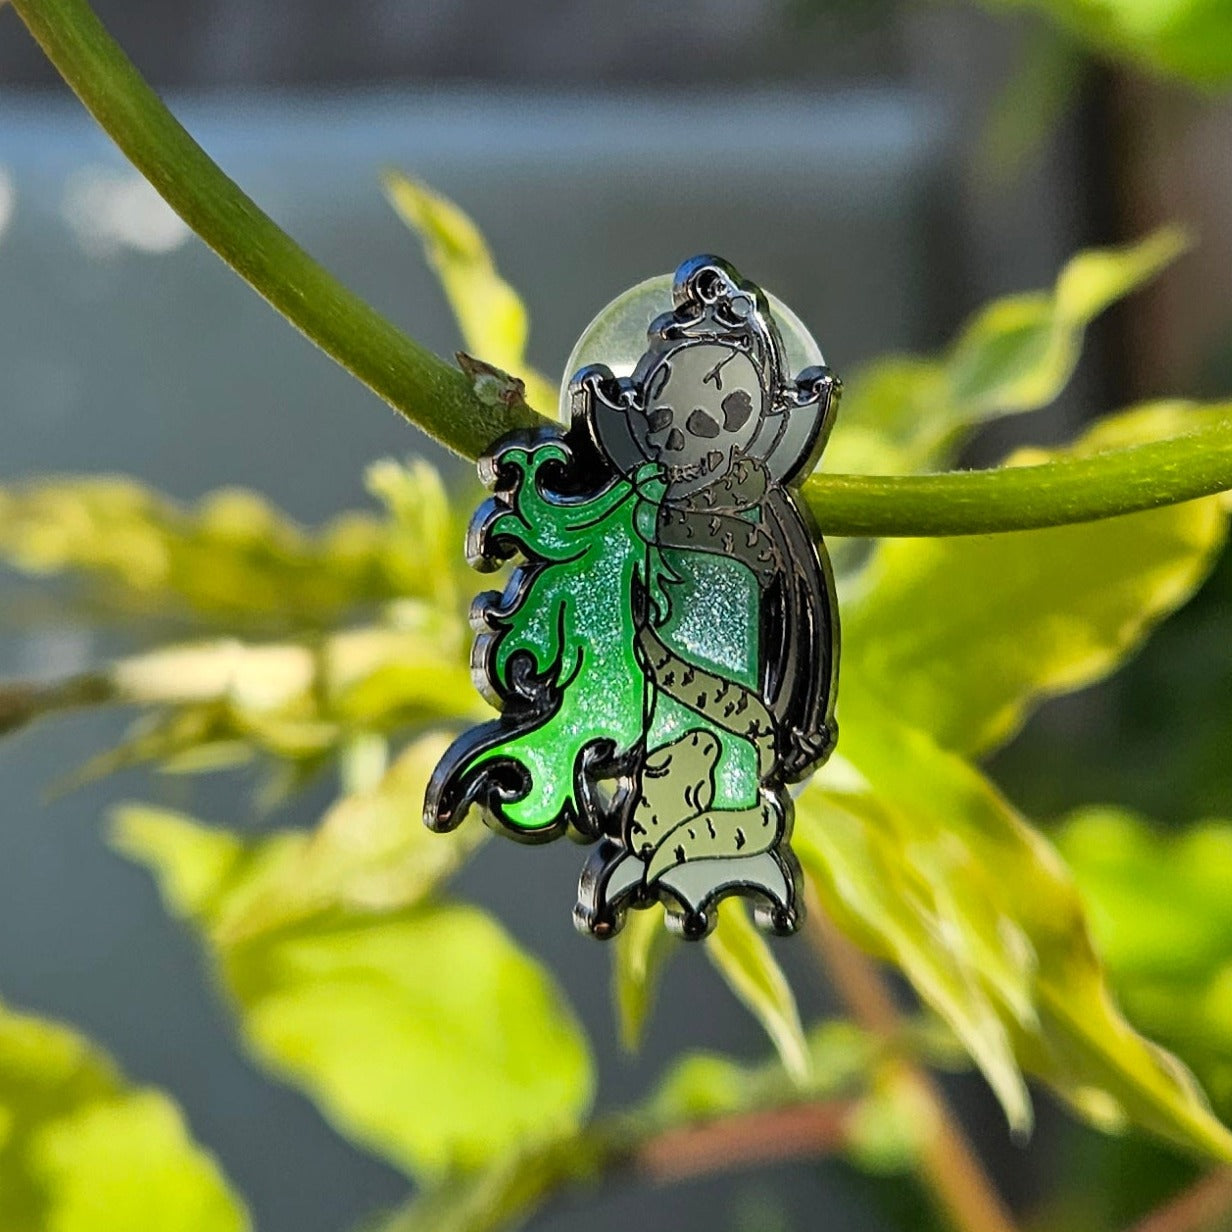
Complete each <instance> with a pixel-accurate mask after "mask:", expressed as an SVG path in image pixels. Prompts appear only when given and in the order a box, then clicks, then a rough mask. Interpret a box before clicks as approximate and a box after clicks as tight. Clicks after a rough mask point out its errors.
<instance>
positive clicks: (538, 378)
mask: <svg viewBox="0 0 1232 1232" xmlns="http://www.w3.org/2000/svg"><path fill="white" fill-rule="evenodd" d="M382 178H383V180H384V184H385V194H386V196H387V197H388V198H389V201H390V204H391V205H392V206H393V207H394V209H395V210H396V211H397V212H398V216H399V217H400V218H401V219H402V221H403V222H405V223H406V225H407V226H408V227H411V228H412V229H413V230H414V231H416V232H417V233H418V234H419V237H420V239H422V240H423V245H424V253H425V255H426V256H427V258H428V263H429V264H430V265H431V266H432V268H433V269H434V270H435V271H436V275H437V277H438V278H439V279H440V280H441V286H442V287H444V289H445V295H446V296H447V297H448V299H449V305H450V307H451V308H452V309H453V313H454V316H455V317H456V318H457V320H458V325H459V327H460V328H461V330H462V337H463V338H464V339H465V341H466V348H467V350H468V351H471V352H473V353H474V354H475V355H476V356H478V357H479V358H480V359H482V360H484V361H486V362H487V363H489V364H491V365H493V366H494V367H496V368H500V369H502V370H503V371H505V372H509V373H512V374H513V375H515V376H517V377H520V378H521V379H522V380H523V381H524V382H525V383H526V401H527V402H528V403H529V404H530V405H531V406H533V407H534V408H535V409H536V410H538V411H539V412H541V413H542V414H544V415H547V416H548V417H549V418H555V411H556V401H557V399H556V386H555V383H554V382H552V381H549V380H548V379H547V378H546V377H545V376H542V375H541V374H540V373H538V372H536V371H535V370H534V369H533V368H530V367H528V366H527V363H526V354H525V352H526V339H527V335H528V334H529V332H530V324H529V321H528V318H527V314H526V308H525V306H524V305H523V303H522V301H521V299H520V298H519V297H518V294H517V292H516V291H515V290H514V289H513V288H512V287H511V286H510V285H509V284H508V283H507V282H506V281H505V280H504V279H503V278H502V277H501V276H500V274H499V273H498V272H497V269H496V263H495V261H494V260H493V259H492V254H491V253H490V252H489V251H488V246H487V244H486V243H484V239H483V235H482V234H481V233H480V231H479V228H478V227H477V226H476V225H475V223H474V222H473V220H472V219H471V218H470V217H469V216H468V215H467V214H465V213H464V212H463V211H462V210H461V209H460V208H459V207H458V206H457V205H455V204H454V203H453V202H452V201H450V200H449V199H448V198H447V197H443V196H442V195H441V194H440V193H436V192H433V191H432V190H431V189H430V188H428V187H427V186H426V185H425V184H421V183H419V182H418V181H416V180H412V179H409V178H408V177H407V176H404V175H401V174H399V173H398V172H396V171H386V172H385V174H384V176H383V177H382Z"/></svg>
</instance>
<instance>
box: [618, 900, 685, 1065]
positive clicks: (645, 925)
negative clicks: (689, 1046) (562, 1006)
mask: <svg viewBox="0 0 1232 1232" xmlns="http://www.w3.org/2000/svg"><path fill="white" fill-rule="evenodd" d="M611 946H612V999H613V1001H614V1003H615V1006H616V1022H617V1026H618V1029H619V1031H620V1042H621V1043H622V1044H623V1045H624V1047H625V1048H627V1049H629V1051H630V1052H633V1051H636V1049H637V1048H638V1046H639V1045H640V1044H641V1042H642V1033H643V1031H644V1030H645V1027H646V1022H647V1020H648V1019H649V1017H650V1012H651V1010H652V1009H653V1008H654V1002H655V995H656V993H657V992H658V987H659V980H660V979H661V977H662V975H663V970H664V968H665V967H666V965H667V961H668V959H669V958H670V957H671V955H672V954H673V952H674V951H675V949H676V938H675V937H674V936H673V935H672V934H671V933H670V932H668V930H667V925H666V924H665V923H664V922H663V908H662V907H661V906H659V905H657V904H656V905H655V906H653V907H648V908H646V909H645V910H644V911H631V912H629V914H628V916H627V917H626V918H625V924H624V927H623V928H622V929H621V930H620V932H619V933H617V934H616V938H615V940H614V941H612V942H611Z"/></svg>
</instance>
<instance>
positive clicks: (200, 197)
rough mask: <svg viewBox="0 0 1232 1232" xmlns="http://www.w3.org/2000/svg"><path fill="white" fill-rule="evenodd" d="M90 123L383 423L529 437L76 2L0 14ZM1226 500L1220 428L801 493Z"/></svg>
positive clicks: (1003, 502) (514, 416)
mask: <svg viewBox="0 0 1232 1232" xmlns="http://www.w3.org/2000/svg"><path fill="white" fill-rule="evenodd" d="M12 2H13V8H14V9H15V10H16V11H17V13H18V14H19V16H20V17H21V19H22V20H23V21H24V22H25V23H26V25H27V26H28V27H29V29H30V31H31V33H32V34H33V35H34V37H35V38H36V39H37V40H38V41H39V43H40V44H41V45H42V47H43V50H44V51H45V52H46V53H47V55H48V57H49V58H50V59H51V61H52V62H53V63H54V64H55V66H56V67H57V68H58V69H59V71H60V74H61V75H62V76H63V77H64V79H65V81H67V82H68V84H69V85H70V86H71V87H72V88H73V89H74V90H75V91H76V93H77V94H78V96H79V97H80V98H81V100H82V102H83V103H84V104H85V105H86V107H87V108H88V109H89V111H90V112H91V114H92V115H93V116H94V118H95V119H96V120H97V121H98V122H99V124H100V125H102V127H103V128H104V129H105V130H106V131H107V133H109V134H110V136H111V137H112V139H113V140H114V141H115V142H116V144H117V145H118V146H119V147H120V149H121V150H123V151H124V153H125V154H126V155H128V157H129V158H130V159H131V160H132V162H133V163H134V165H135V166H136V167H137V168H138V169H139V170H140V171H141V172H142V173H143V174H144V175H145V176H146V178H147V179H149V181H150V183H151V184H153V185H154V187H155V188H156V189H157V190H158V191H159V193H161V194H162V196H163V197H164V198H165V199H166V201H167V202H168V203H169V204H170V205H171V207H172V208H173V209H174V210H175V211H176V212H177V213H178V214H179V215H180V216H181V217H182V218H183V219H184V221H185V222H186V223H188V225H189V226H190V227H192V229H193V230H194V231H196V233H197V234H198V235H199V236H200V237H201V238H202V239H203V240H205V242H206V243H207V244H209V245H210V247H211V248H213V249H214V251H215V252H217V253H218V255H219V256H221V257H222V258H223V260H224V261H226V262H227V263H228V264H229V265H230V266H231V267H232V268H233V269H234V270H235V271H236V272H237V273H238V274H239V275H240V276H241V277H242V278H243V279H244V280H245V281H246V282H248V283H249V284H250V285H251V286H252V287H253V288H254V289H256V290H257V291H258V292H259V293H260V294H261V295H263V296H264V297H265V298H266V299H267V300H268V301H269V302H270V303H271V304H272V305H273V306H274V307H275V308H277V309H278V311H279V312H281V313H282V314H283V315H284V316H285V317H286V318H287V319H288V320H289V321H290V322H291V323H292V324H294V325H295V326H297V327H298V328H299V329H300V330H302V331H303V332H304V334H306V335H307V336H308V337H309V338H311V339H312V341H313V342H315V343H316V344H317V345H318V346H320V347H321V348H322V349H323V350H324V351H325V352H326V353H327V354H329V355H331V356H333V358H334V359H335V360H337V361H338V363H340V364H341V365H342V366H343V367H344V368H346V369H347V370H348V371H350V372H351V373H353V374H354V375H355V376H356V377H358V378H359V379H360V380H361V381H363V382H364V384H366V385H367V386H368V387H369V388H370V389H372V390H373V391H374V392H375V393H377V394H379V395H380V397H382V398H383V399H384V400H385V401H386V402H388V403H389V405H390V406H392V407H393V408H394V409H395V410H397V411H399V412H400V413H401V414H403V415H405V416H406V418H407V419H409V420H410V421H411V422H412V423H414V424H417V425H418V426H419V427H420V428H422V429H423V430H424V431H425V432H427V433H428V434H429V435H431V436H433V437H435V438H436V439H437V440H438V441H440V442H441V443H442V444H444V445H446V446H448V447H449V448H451V449H453V450H456V451H457V452H458V453H460V454H463V455H464V456H466V457H469V458H475V457H477V456H478V455H479V453H480V452H481V451H482V450H484V449H485V448H487V446H489V445H490V444H491V443H492V442H493V441H494V440H496V439H497V438H498V437H499V436H501V435H502V434H503V433H505V432H507V431H510V430H511V429H514V428H525V427H532V426H534V425H536V424H542V423H543V422H544V420H542V419H541V418H540V417H539V416H537V415H535V414H534V413H533V412H532V411H530V410H529V409H528V408H527V407H526V406H525V404H523V403H520V402H518V401H517V400H515V399H511V400H509V401H505V402H502V401H500V400H495V399H494V400H485V399H482V398H480V397H479V396H478V395H477V394H476V392H475V389H474V387H473V386H472V384H471V382H470V381H469V380H468V379H467V378H466V377H465V376H464V375H463V374H462V373H461V372H460V371H458V370H457V369H456V368H455V367H454V366H453V365H451V364H448V363H446V362H445V361H444V360H442V359H440V358H438V357H437V356H435V355H433V354H432V353H431V352H430V351H428V350H426V349H425V348H424V347H422V346H420V345H419V344H418V343H417V342H414V341H413V340H412V339H410V338H408V337H407V336H406V335H405V334H403V333H402V332H401V331H400V330H399V329H397V328H396V327H395V326H394V325H392V324H391V323H390V322H389V321H387V320H386V319H385V318H384V317H382V316H381V315H380V314H379V313H378V312H376V311H375V310H374V309H373V308H372V307H370V306H369V305H368V304H366V303H365V302H364V301H363V300H361V299H360V298H359V297H358V296H357V295H355V294H354V293H353V292H352V291H350V290H348V289H347V288H346V287H345V286H343V285H342V284H341V283H340V282H339V281H338V280H337V279H336V278H335V277H334V276H333V275H332V274H330V273H329V272H328V271H327V270H325V269H324V268H322V267H321V266H320V265H319V264H317V262H316V261H314V260H313V259H312V258H311V257H310V256H309V255H308V254H307V253H306V252H305V251H304V250H303V249H302V248H300V247H299V245H298V244H296V243H295V241H294V240H292V239H291V238H290V237H289V236H288V235H287V234H286V233H285V232H284V231H282V230H281V228H279V227H278V225H277V224H276V223H274V221H273V220H272V219H270V218H269V217H268V216H267V215H266V214H264V213H263V212H262V211H261V210H260V209H259V208H258V207H257V206H256V205H255V204H254V203H253V201H251V200H250V199H249V198H248V197H247V196H246V195H245V194H244V193H243V192H242V191H241V189H240V188H239V187H238V186H237V185H236V184H235V183H234V182H233V181H232V180H231V179H229V178H228V177H227V175H226V174H225V173H224V172H223V171H222V170H221V169H220V168H219V167H218V166H217V164H215V163H214V162H213V161H212V160H211V159H210V157H209V156H208V155H207V154H206V153H205V151H204V150H203V149H202V148H201V147H200V146H199V145H198V144H197V143H196V142H195V141H194V140H193V139H192V137H191V136H189V134H188V133H187V132H186V131H185V130H184V128H183V127H182V126H181V125H180V124H179V122H178V121H177V120H176V119H175V117H174V116H173V115H172V114H171V113H170V112H169V111H168V110H167V108H166V107H165V106H164V105H163V103H162V101H161V99H159V97H158V95H157V94H155V93H154V91H153V90H152V89H151V88H150V87H149V85H147V84H146V82H145V81H143V80H142V78H141V75H140V74H139V73H138V72H137V70H136V68H135V67H134V66H133V64H132V62H131V61H130V60H129V59H128V57H127V56H126V55H125V54H124V52H123V50H122V49H121V48H120V47H119V46H118V45H117V44H116V42H115V40H114V39H112V37H111V36H110V35H109V34H108V33H107V31H106V30H105V29H104V28H103V25H102V23H101V22H100V21H99V20H98V18H97V17H96V16H95V14H94V12H93V10H92V9H91V8H90V5H89V3H88V0H12ZM1229 488H1232V416H1230V417H1229V418H1228V419H1227V420H1224V421H1223V422H1221V423H1218V424H1216V425H1214V426H1211V427H1208V428H1206V429H1205V430H1204V431H1202V432H1195V433H1192V434H1190V435H1186V436H1182V437H1178V438H1175V439H1173V440H1167V441H1159V442H1157V443H1154V444H1150V445H1137V446H1133V447H1131V448H1127V449H1121V450H1117V451H1113V452H1109V453H1106V454H1102V455H1099V456H1097V457H1091V458H1083V459H1073V460H1067V461H1059V462H1051V463H1047V464H1045V465H1041V466H1034V467H1022V468H1011V469H1007V470H995V471H980V472H974V473H970V474H961V473H960V474H947V475H927V476H856V475H817V476H814V477H813V478H812V479H810V480H809V482H808V484H807V485H806V488H805V491H806V494H807V497H808V502H809V504H810V505H811V506H812V508H813V511H814V513H815V514H816V516H817V519H818V522H819V525H820V526H821V528H822V530H823V531H825V532H826V533H827V534H831V535H896V536H904V535H965V534H986V533H990V532H994V531H1011V530H1025V529H1029V528H1032V527H1039V526H1057V525H1062V524H1065V523H1070V522H1085V521H1092V520H1095V519H1099V518H1107V517H1115V516H1117V515H1119V514H1125V513H1133V512H1137V511H1139V510H1142V509H1151V508H1155V507H1157V506H1160V505H1168V504H1176V503H1178V502H1180V501H1186V500H1193V499H1195V498H1196V497H1200V496H1207V495H1210V494H1211V493H1213V492H1218V491H1224V490H1227V489H1229Z"/></svg>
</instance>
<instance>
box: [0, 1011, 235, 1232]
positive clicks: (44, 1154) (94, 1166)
mask: <svg viewBox="0 0 1232 1232" xmlns="http://www.w3.org/2000/svg"><path fill="white" fill-rule="evenodd" d="M248 1227H249V1221H248V1216H247V1214H246V1212H245V1210H244V1207H243V1204H242V1203H241V1202H240V1200H239V1199H238V1198H237V1197H236V1196H235V1194H234V1193H233V1192H232V1191H231V1189H230V1188H229V1186H228V1184H227V1181H226V1179H225V1178H224V1176H223V1175H222V1172H221V1171H220V1169H219V1167H218V1165H217V1163H215V1161H214V1160H213V1158H212V1157H211V1156H210V1155H209V1154H207V1153H206V1152H205V1151H203V1150H202V1149H201V1148H200V1147H199V1146H197V1145H196V1143H194V1142H193V1140H192V1138H191V1136H190V1135H189V1132H188V1129H187V1127H186V1126H185V1124H184V1118H183V1116H182V1115H181V1114H180V1112H179V1110H178V1109H177V1108H176V1106H175V1105H174V1104H173V1103H172V1102H171V1101H170V1100H169V1099H168V1098H167V1097H166V1096H164V1095H162V1094H160V1093H159V1092H157V1091H152V1090H148V1089H146V1090H141V1089H135V1088H133V1087H130V1086H129V1085H128V1084H127V1083H126V1082H125V1080H124V1078H123V1076H122V1075H121V1074H120V1073H119V1071H118V1070H117V1069H116V1068H115V1066H114V1065H113V1064H112V1062H111V1061H110V1059H109V1058H107V1057H106V1056H105V1055H103V1054H102V1053H101V1052H100V1051H99V1050H97V1049H96V1048H94V1047H92V1046H91V1045H90V1044H89V1043H87V1041H86V1040H84V1039H83V1038H82V1037H81V1036H80V1035H78V1034H77V1033H76V1032H74V1031H71V1030H69V1029H68V1028H66V1027H63V1026H60V1025H58V1024H56V1023H51V1022H47V1021H45V1020H42V1019H38V1018H33V1017H29V1016H26V1015H22V1014H17V1013H14V1012H13V1011H11V1010H9V1009H7V1008H4V1007H0V1228H3V1229H5V1232H10V1230H11V1232H112V1230H113V1229H129V1228H132V1229H137V1228H143V1229H144V1228H175V1229H177V1232H179V1230H180V1229H183V1232H245V1230H246V1229H247V1228H248Z"/></svg>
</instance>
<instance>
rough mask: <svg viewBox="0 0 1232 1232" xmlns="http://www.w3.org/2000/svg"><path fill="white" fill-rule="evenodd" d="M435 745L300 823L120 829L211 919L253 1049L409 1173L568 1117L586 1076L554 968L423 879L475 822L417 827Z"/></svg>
mask: <svg viewBox="0 0 1232 1232" xmlns="http://www.w3.org/2000/svg"><path fill="white" fill-rule="evenodd" d="M442 751H443V744H442V742H441V740H440V739H439V738H438V739H433V740H430V741H424V742H421V743H420V744H417V745H414V746H412V747H411V749H410V750H408V751H407V753H405V754H404V755H403V756H402V757H401V758H399V759H398V760H397V761H396V762H395V764H394V766H393V767H392V768H391V770H390V771H389V773H388V774H387V776H386V777H385V779H384V780H383V781H382V783H381V785H380V787H379V788H378V789H376V790H375V791H373V792H371V793H369V794H367V795H362V796H356V797H350V798H347V799H344V800H343V801H341V802H340V803H339V804H338V805H337V806H335V808H334V809H333V810H331V812H330V813H329V814H328V815H327V816H326V818H325V820H324V821H323V823H322V825H321V826H320V828H319V829H318V830H317V831H316V832H315V834H312V835H308V834H299V833H281V834H275V835H272V836H270V837H267V838H263V839H261V840H260V841H258V842H252V843H245V842H242V841H241V840H240V839H238V838H237V837H235V836H234V835H231V834H229V833H227V832H225V831H213V830H210V829H208V828H206V827H202V826H201V825H199V824H198V823H195V822H192V821H190V820H188V819H186V818H182V817H176V816H174V815H170V814H165V813H160V812H157V811H154V810H149V809H130V810H127V811H126V812H124V813H123V814H122V815H121V816H120V818H119V820H118V824H117V828H116V838H115V841H116V843H117V845H118V846H119V848H120V849H121V850H122V851H124V852H125V854H127V855H129V856H130V857H132V858H134V859H137V860H139V861H141V862H143V863H145V864H147V865H149V866H150V867H151V868H152V869H153V871H154V872H155V873H156V875H157V876H158V879H159V881H160V884H161V886H162V889H163V894H164V897H165V898H166V900H167V904H168V907H169V908H170V909H171V910H172V911H173V912H175V913H176V914H177V915H182V916H185V917H186V918H188V919H190V920H191V921H192V922H193V923H194V924H195V925H196V926H197V927H198V928H199V929H200V930H201V932H202V933H203V935H204V937H205V939H206V941H207V942H208V944H209V946H210V949H211V952H212V954H213V956H214V958H215V960H216V962H217V965H218V970H219V973H220V975H221V978H222V982H223V984H224V986H225V988H226V989H227V991H228V993H229V995H230V997H231V1000H232V1002H233V1003H234V1006H235V1009H236V1011H237V1014H238V1016H239V1020H240V1024H241V1027H242V1028H243V1031H244V1035H245V1038H246V1040H247V1041H248V1044H249V1046H250V1047H251V1048H252V1050H253V1053H254V1055H255V1056H256V1057H257V1059H258V1060H260V1061H261V1062H262V1063H263V1064H264V1065H265V1066H267V1067H268V1068H269V1069H270V1070H272V1071H273V1072H274V1073H276V1074H278V1075H280V1076H282V1077H284V1078H285V1079H287V1080H288V1081H291V1082H293V1083H295V1084H296V1085H298V1086H300V1087H302V1088H303V1089H304V1090H305V1091H306V1092H307V1093H308V1094H309V1095H310V1096H312V1098H313V1099H315V1100H316V1101H317V1103H318V1104H319V1105H320V1106H321V1108H322V1110H323V1112H324V1113H325V1114H326V1116H327V1117H329V1119H330V1120H331V1121H332V1122H333V1123H334V1124H335V1125H336V1126H337V1127H338V1128H339V1129H340V1130H341V1131H342V1132H343V1133H345V1134H347V1135H348V1136H349V1137H351V1138H353V1139H354V1140H355V1141H356V1142H359V1143H360V1144H362V1145H364V1146H366V1147H368V1148H369V1149H371V1150H373V1151H374V1152H376V1153H377V1154H379V1155H381V1156H383V1157H384V1158H386V1159H388V1160H390V1161H391V1162H392V1163H394V1164H396V1165H398V1166H399V1167H401V1168H403V1169H405V1170H406V1171H407V1172H409V1173H411V1174H412V1175H414V1176H416V1177H419V1178H421V1179H422V1178H425V1177H427V1178H433V1177H439V1176H441V1175H443V1174H445V1173H448V1172H452V1171H455V1170H459V1169H472V1168H478V1167H480V1166H482V1165H484V1164H485V1163H487V1162H489V1161H491V1160H492V1159H495V1158H498V1157H500V1156H501V1155H502V1154H503V1153H505V1152H507V1151H509V1150H511V1149H513V1148H514V1147H528V1146H530V1145H531V1144H533V1143H536V1142H539V1141H546V1140H549V1139H551V1138H553V1137H555V1136H556V1135H558V1134H561V1133H564V1132H568V1131H570V1130H571V1129H572V1128H573V1127H575V1126H576V1124H577V1121H578V1118H579V1117H580V1116H581V1115H582V1114H583V1113H584V1112H585V1111H586V1109H587V1107H588V1106H589V1102H590V1091H591V1081H592V1080H591V1064H590V1057H589V1052H588V1049H587V1046H586V1042H585V1039H584V1037H583V1036H582V1034H581V1031H580V1028H579V1027H578V1025H577V1023H576V1021H575V1019H574V1017H573V1015H572V1012H571V1011H570V1010H569V1008H568V1006H567V1005H566V1003H565V1001H564V999H563V997H562V996H561V994H560V993H559V992H558V990H557V989H556V987H555V985H554V984H553V983H552V981H551V979H550V977H549V976H548V974H547V973H546V972H545V971H544V970H543V969H542V968H541V967H539V965H538V964H537V963H535V962H534V961H533V960H531V959H530V958H528V957H527V956H526V955H524V954H523V953H522V952H521V951H520V950H518V948H517V947H516V946H515V945H514V944H513V942H512V941H511V940H510V939H509V938H508V937H507V936H506V935H505V933H504V932H503V931H502V930H501V929H500V927H499V926H498V925H497V924H496V923H495V921H493V920H492V919H490V918H489V917H488V916H486V915H484V914H483V913H482V912H480V911H478V910H476V909H474V908H471V907H466V906H462V905H458V904H451V903H442V902H439V901H437V900H436V899H434V898H433V897H432V896H431V891H432V890H433V888H434V887H435V886H436V885H437V884H438V883H439V882H440V881H441V880H442V879H443V878H444V877H446V876H448V874H449V873H451V872H452V871H453V869H454V868H456V867H457V865H458V864H459V863H460V862H461V860H462V859H464V858H465V856H466V854H467V853H468V852H469V850H470V849H471V848H472V847H473V845H474V843H475V842H476V841H478V839H479V838H480V836H481V833H482V831H481V830H480V829H479V827H478V826H472V827H469V828H467V827H464V828H463V829H462V830H461V831H459V832H458V833H457V834H456V835H454V836H452V837H444V836H439V835H431V834H429V833H428V832H427V831H426V830H425V829H424V827H423V825H422V822H421V810H422V803H423V793H424V788H425V786H426V781H427V777H428V774H429V772H430V770H431V768H432V766H433V765H434V764H435V762H436V760H437V758H438V757H439V756H440V753H441V752H442Z"/></svg>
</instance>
